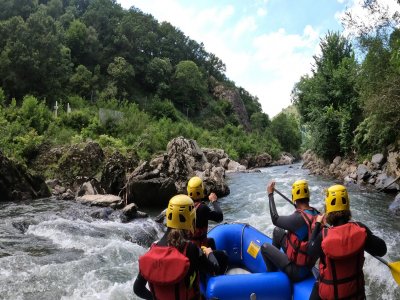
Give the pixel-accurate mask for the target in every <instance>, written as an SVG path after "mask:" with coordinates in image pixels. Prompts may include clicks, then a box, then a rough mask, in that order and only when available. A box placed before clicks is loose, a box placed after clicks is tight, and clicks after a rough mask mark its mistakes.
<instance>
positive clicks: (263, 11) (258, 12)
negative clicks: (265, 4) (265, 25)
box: [257, 7, 267, 17]
mask: <svg viewBox="0 0 400 300" xmlns="http://www.w3.org/2000/svg"><path fill="white" fill-rule="evenodd" d="M266 14H267V10H266V9H265V8H262V7H260V8H259V9H258V10H257V16H259V17H263V16H265V15H266Z"/></svg>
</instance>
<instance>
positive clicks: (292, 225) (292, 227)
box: [268, 193, 304, 232]
mask: <svg viewBox="0 0 400 300" xmlns="http://www.w3.org/2000/svg"><path fill="white" fill-rule="evenodd" d="M268 199H269V212H270V214H271V220H272V223H273V224H274V225H275V226H278V227H280V228H283V229H285V230H289V231H291V232H296V231H297V229H299V228H300V227H301V226H303V225H304V220H303V218H302V216H301V215H300V214H299V213H296V212H295V213H293V214H291V215H289V216H279V215H278V212H277V210H276V206H275V200H274V194H273V193H271V194H269V195H268Z"/></svg>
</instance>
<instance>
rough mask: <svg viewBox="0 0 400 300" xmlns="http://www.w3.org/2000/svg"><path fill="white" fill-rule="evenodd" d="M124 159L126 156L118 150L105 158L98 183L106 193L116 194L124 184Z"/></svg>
mask: <svg viewBox="0 0 400 300" xmlns="http://www.w3.org/2000/svg"><path fill="white" fill-rule="evenodd" d="M126 161H127V160H126V158H125V157H124V156H123V155H122V154H121V153H120V152H118V151H117V152H115V153H113V154H112V155H111V156H110V157H109V158H108V159H107V160H106V163H105V165H104V168H103V172H102V174H101V180H100V183H101V186H102V187H103V188H104V190H105V192H106V193H107V194H113V195H118V193H119V192H120V191H121V190H122V188H123V187H124V186H125V181H126V168H127V166H126Z"/></svg>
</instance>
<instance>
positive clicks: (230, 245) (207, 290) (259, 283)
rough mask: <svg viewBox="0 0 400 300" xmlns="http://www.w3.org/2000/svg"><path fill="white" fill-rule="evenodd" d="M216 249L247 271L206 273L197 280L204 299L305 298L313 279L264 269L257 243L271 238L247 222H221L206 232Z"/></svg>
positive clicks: (231, 262) (302, 299)
mask: <svg viewBox="0 0 400 300" xmlns="http://www.w3.org/2000/svg"><path fill="white" fill-rule="evenodd" d="M208 237H212V238H214V240H215V243H216V246H217V249H218V250H225V251H226V252H227V253H228V256H229V266H230V267H231V268H232V267H238V268H240V269H244V270H247V271H248V272H246V273H247V274H235V275H228V274H229V272H228V273H227V274H226V275H219V276H211V277H207V278H206V279H205V280H203V281H202V283H201V289H202V293H203V295H204V296H205V297H206V299H215V300H216V299H220V300H225V299H226V300H236V299H238V300H244V299H257V300H260V299H268V300H274V299H276V300H285V299H288V300H291V299H293V300H305V299H307V300H308V299H309V297H310V293H311V290H312V287H313V284H314V282H315V279H314V277H312V276H310V277H309V278H306V279H305V280H303V281H301V282H298V283H291V282H290V280H289V278H288V277H287V276H286V274H285V273H283V272H280V271H278V272H268V271H267V268H266V266H265V263H264V260H263V258H262V255H261V245H262V244H263V243H265V242H267V243H271V242H272V240H271V239H270V238H269V237H268V236H266V235H265V234H263V233H262V232H260V231H258V230H257V229H255V228H254V227H252V226H250V225H247V224H240V223H234V224H221V225H218V226H216V227H214V228H213V229H211V230H210V231H209V233H208Z"/></svg>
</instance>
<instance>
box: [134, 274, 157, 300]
mask: <svg viewBox="0 0 400 300" xmlns="http://www.w3.org/2000/svg"><path fill="white" fill-rule="evenodd" d="M146 283H147V280H146V279H144V277H143V276H142V274H140V273H139V274H138V276H137V277H136V279H135V282H134V284H133V292H134V293H135V294H136V295H137V296H139V297H140V298H142V299H146V300H152V299H153V295H152V294H151V292H150V291H149V290H148V289H147V287H146Z"/></svg>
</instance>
